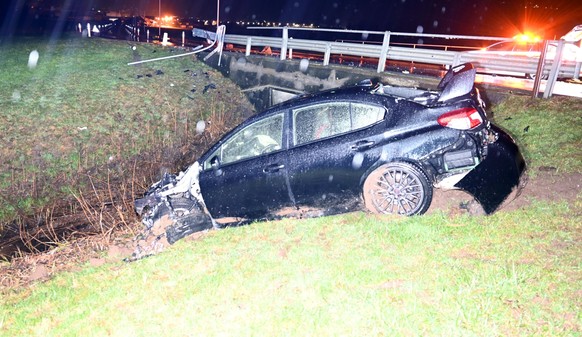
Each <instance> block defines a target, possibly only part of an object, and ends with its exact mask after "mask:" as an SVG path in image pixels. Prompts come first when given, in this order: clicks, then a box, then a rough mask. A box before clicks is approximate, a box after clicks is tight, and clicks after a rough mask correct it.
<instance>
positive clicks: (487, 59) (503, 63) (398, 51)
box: [224, 27, 581, 97]
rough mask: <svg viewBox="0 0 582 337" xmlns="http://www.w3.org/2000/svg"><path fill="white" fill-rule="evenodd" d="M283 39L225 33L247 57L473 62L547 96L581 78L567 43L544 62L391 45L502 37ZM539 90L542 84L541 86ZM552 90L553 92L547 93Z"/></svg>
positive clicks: (480, 68) (380, 68)
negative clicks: (272, 52) (528, 82)
mask: <svg viewBox="0 0 582 337" xmlns="http://www.w3.org/2000/svg"><path fill="white" fill-rule="evenodd" d="M278 29H281V30H282V36H281V37H280V38H279V37H262V36H252V35H232V34H226V36H225V40H224V41H225V43H229V44H233V45H244V46H245V50H246V55H250V53H251V51H252V47H270V48H276V49H279V50H280V58H281V60H284V59H286V58H287V55H291V53H292V51H293V50H297V51H301V52H309V53H319V54H322V59H323V64H324V65H328V64H329V62H330V59H331V55H338V56H343V55H349V56H358V57H364V58H372V59H377V62H378V63H377V65H378V67H377V71H378V72H383V71H384V70H385V67H386V61H387V60H397V61H405V62H414V63H425V64H433V65H441V66H444V67H449V66H455V65H458V64H461V63H466V62H471V63H473V64H474V65H475V66H476V67H477V69H478V71H480V72H483V73H489V74H501V75H502V74H511V75H518V76H519V75H521V76H525V77H531V78H535V79H536V81H540V79H548V83H547V84H546V92H545V93H544V97H549V96H550V95H551V88H553V83H554V82H555V81H556V79H557V78H574V79H578V78H579V77H580V75H581V71H580V70H581V67H580V62H573V61H565V60H562V59H561V57H560V56H561V55H562V48H563V46H564V42H563V41H562V42H560V41H546V43H552V44H553V45H555V46H557V50H556V53H555V57H554V59H545V55H542V53H540V57H539V58H537V57H528V56H521V55H500V54H495V53H488V52H483V51H479V50H475V51H451V50H439V49H429V48H420V47H416V48H407V47H399V46H394V44H392V45H391V44H390V40H391V37H392V36H408V37H424V38H442V39H447V40H451V39H472V40H495V41H503V40H507V41H508V40H511V39H507V38H500V37H476V36H460V35H440V34H420V33H413V34H409V33H392V32H369V31H346V30H333V29H306V28H292V27H282V28H278ZM289 30H314V31H330V32H342V33H359V34H361V33H366V34H377V35H383V42H382V44H374V43H355V42H338V41H325V40H308V39H293V38H289ZM538 87H539V85H538ZM548 88H550V92H548Z"/></svg>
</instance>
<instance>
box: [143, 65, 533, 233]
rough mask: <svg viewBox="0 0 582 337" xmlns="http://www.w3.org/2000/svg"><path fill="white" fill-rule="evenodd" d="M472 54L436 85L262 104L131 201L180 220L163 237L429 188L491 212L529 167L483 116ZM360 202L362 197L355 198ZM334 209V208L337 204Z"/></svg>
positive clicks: (410, 195)
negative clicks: (467, 197)
mask: <svg viewBox="0 0 582 337" xmlns="http://www.w3.org/2000/svg"><path fill="white" fill-rule="evenodd" d="M474 79H475V69H474V68H473V66H472V65H471V64H463V65H460V66H457V67H454V68H452V69H451V70H449V72H448V73H447V74H446V75H445V76H444V77H443V79H442V80H441V82H440V84H439V86H438V88H437V89H436V90H419V89H414V88H406V87H394V86H388V85H382V84H380V83H374V82H373V81H365V82H363V83H360V84H358V85H356V86H353V87H347V88H340V89H334V90H329V91H324V92H320V93H317V94H308V95H303V96H301V97H298V98H295V99H292V100H290V101H287V102H285V103H282V104H279V105H277V106H274V107H272V108H270V109H268V110H267V111H264V112H262V113H259V114H257V115H255V116H253V117H251V118H249V119H248V120H246V121H245V122H243V123H242V124H241V125H239V126H238V127H236V128H235V129H234V130H232V131H231V132H229V133H228V134H227V135H225V136H224V137H223V138H222V139H221V140H220V141H218V142H217V143H216V144H215V145H214V146H212V147H211V148H210V149H209V150H208V151H207V152H206V153H205V154H204V155H202V157H200V159H199V160H198V161H197V162H195V163H194V164H193V165H192V166H190V167H189V168H188V169H187V170H186V171H185V172H182V173H180V175H178V176H173V175H166V176H165V177H164V178H163V179H162V180H161V181H159V182H158V183H156V184H154V185H153V186H152V187H151V188H150V190H149V191H148V192H147V193H146V195H145V196H144V198H142V199H139V200H137V201H136V210H137V212H138V214H141V215H142V217H143V219H144V223H145V224H146V226H150V227H151V226H152V225H153V223H154V222H155V221H156V220H157V219H159V218H161V217H162V216H163V215H168V214H169V215H170V218H171V219H172V220H173V221H174V222H175V223H177V224H178V225H175V226H174V227H171V228H170V229H168V231H169V232H167V234H168V239H169V241H170V243H171V242H172V241H175V239H177V238H179V237H181V236H183V235H185V234H187V233H188V232H192V231H197V230H201V229H205V228H209V227H212V226H213V224H214V225H215V223H214V220H213V219H219V218H231V219H233V218H234V219H262V218H269V217H273V216H276V215H277V214H281V210H285V209H287V210H301V209H304V208H307V209H312V210H313V209H315V210H318V209H328V208H334V207H335V208H336V209H338V208H337V207H338V205H342V204H344V203H349V202H351V201H354V200H356V201H363V204H364V205H365V207H366V208H367V209H368V210H370V211H372V212H376V213H394V214H402V215H417V214H423V213H424V212H426V210H427V209H428V208H429V206H430V204H431V200H432V195H433V189H434V188H445V189H461V190H464V191H466V192H468V193H470V194H471V195H473V196H474V198H475V199H476V200H477V201H478V202H479V203H480V204H481V205H482V206H483V209H484V211H485V212H486V213H488V214H489V213H492V212H494V211H495V210H496V209H497V208H498V207H499V205H500V204H501V203H502V202H503V201H504V199H505V198H506V197H507V196H508V195H509V194H510V193H511V192H512V190H513V189H514V188H516V187H517V186H518V185H519V181H520V177H521V175H522V173H523V171H524V169H525V163H524V160H523V157H522V155H521V153H520V151H519V149H518V147H517V146H516V144H515V143H514V141H513V140H512V138H511V137H510V136H509V135H508V134H506V133H505V132H504V131H502V130H501V129H500V128H498V127H497V126H495V125H493V124H492V123H491V122H490V121H489V120H488V117H487V113H486V112H485V109H484V103H483V102H482V100H481V98H480V95H479V92H478V90H477V89H476V88H475V87H474ZM360 205H362V203H360ZM340 209H341V208H340Z"/></svg>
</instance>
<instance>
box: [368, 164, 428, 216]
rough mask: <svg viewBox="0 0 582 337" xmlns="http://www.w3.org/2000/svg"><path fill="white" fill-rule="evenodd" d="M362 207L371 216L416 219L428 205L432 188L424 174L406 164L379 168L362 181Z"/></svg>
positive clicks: (386, 165)
mask: <svg viewBox="0 0 582 337" xmlns="http://www.w3.org/2000/svg"><path fill="white" fill-rule="evenodd" d="M363 196H364V203H365V204H366V207H367V208H368V210H370V211H372V212H374V213H383V214H401V215H417V214H423V213H424V212H426V211H427V210H428V208H429V206H430V203H431V201H432V186H431V185H430V183H429V180H428V177H427V176H426V174H425V173H424V172H423V171H421V170H420V169H418V168H417V167H416V166H414V165H412V164H409V163H400V162H397V163H389V164H385V165H382V166H380V167H379V168H377V169H376V170H374V171H373V172H372V173H370V175H369V176H368V177H367V178H366V181H365V182H364V188H363Z"/></svg>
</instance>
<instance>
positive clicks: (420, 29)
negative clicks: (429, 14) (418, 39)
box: [416, 26, 424, 34]
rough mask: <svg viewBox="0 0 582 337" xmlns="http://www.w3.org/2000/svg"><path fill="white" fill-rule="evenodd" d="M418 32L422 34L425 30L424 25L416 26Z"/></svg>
mask: <svg viewBox="0 0 582 337" xmlns="http://www.w3.org/2000/svg"><path fill="white" fill-rule="evenodd" d="M416 32H417V33H418V34H422V32H424V27H422V26H418V27H416Z"/></svg>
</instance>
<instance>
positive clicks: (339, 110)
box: [293, 102, 350, 145]
mask: <svg viewBox="0 0 582 337" xmlns="http://www.w3.org/2000/svg"><path fill="white" fill-rule="evenodd" d="M293 124H294V125H295V134H294V142H295V144H296V145H299V144H304V143H308V142H311V141H314V140H317V139H321V138H325V137H329V136H333V135H337V134H340V133H344V132H347V131H349V130H350V103H348V102H340V103H329V104H319V105H315V106H310V107H306V108H301V109H297V110H294V111H293Z"/></svg>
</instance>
